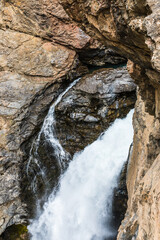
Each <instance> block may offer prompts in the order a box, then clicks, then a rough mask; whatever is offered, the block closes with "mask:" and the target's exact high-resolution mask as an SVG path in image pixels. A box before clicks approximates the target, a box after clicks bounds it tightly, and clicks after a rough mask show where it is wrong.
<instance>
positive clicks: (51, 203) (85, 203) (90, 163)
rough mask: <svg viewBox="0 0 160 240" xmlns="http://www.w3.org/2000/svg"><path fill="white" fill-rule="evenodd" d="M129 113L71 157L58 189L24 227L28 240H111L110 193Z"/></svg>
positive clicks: (127, 136) (128, 135) (128, 132)
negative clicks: (28, 233) (28, 234)
mask: <svg viewBox="0 0 160 240" xmlns="http://www.w3.org/2000/svg"><path fill="white" fill-rule="evenodd" d="M54 107H55V104H54V106H52V110H51V111H52V113H53V109H54ZM132 114H133V110H132V111H130V113H129V114H128V115H127V117H126V118H125V119H117V120H116V121H115V122H114V124H113V125H112V126H111V127H110V128H109V129H108V130H107V131H106V132H105V133H104V134H103V135H101V136H100V137H99V138H98V139H97V140H96V141H95V142H93V143H92V144H91V145H89V146H87V147H86V148H85V149H84V150H83V151H82V152H80V153H78V154H75V155H74V157H73V160H72V161H71V162H70V164H69V167H68V168H67V170H66V171H65V172H64V173H63V174H62V176H61V179H60V184H59V190H58V191H57V192H56V193H55V192H54V191H53V193H52V194H51V195H50V197H49V199H48V201H47V202H46V203H45V205H44V209H43V212H42V213H41V214H40V216H39V217H38V218H37V219H35V220H33V221H32V222H31V224H30V226H29V227H28V229H29V231H30V233H31V235H32V238H31V239H32V240H104V239H111V237H112V236H113V234H114V233H113V229H112V228H111V226H110V216H111V209H112V193H113V189H114V188H115V187H116V184H117V178H118V176H119V174H120V171H121V168H122V166H123V164H124V162H125V161H126V160H127V155H128V149H129V146H130V144H131V142H132V138H133V129H132ZM51 115H53V114H51ZM52 120H54V121H55V119H53V118H52ZM52 120H51V119H50V120H45V122H46V123H47V124H48V122H50V121H52ZM48 126H49V124H48ZM43 128H44V129H46V128H45V123H44V126H43ZM45 131H46V130H45ZM46 133H47V134H48V132H47V131H46ZM49 134H50V132H49ZM57 141H58V140H57ZM53 144H54V143H53ZM56 144H57V142H56ZM57 145H58V146H59V143H58V144H57ZM57 145H56V146H57ZM59 149H61V147H60V146H59ZM62 153H63V151H62ZM62 156H63V154H62ZM60 157H61V155H60ZM60 161H61V160H60Z"/></svg>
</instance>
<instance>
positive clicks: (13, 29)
mask: <svg viewBox="0 0 160 240" xmlns="http://www.w3.org/2000/svg"><path fill="white" fill-rule="evenodd" d="M60 2H61V4H62V5H63V7H64V8H65V10H66V12H67V13H66V12H65V11H64V9H63V7H62V5H60V4H59V3H58V1H56V0H54V1H50V0H47V1H46V0H42V1H30V0H29V1H23V0H22V1H18V0H16V1H15V0H14V1H12V0H2V1H1V2H0V96H1V104H0V150H1V152H0V174H1V175H0V192H1V195H0V207H1V208H0V233H2V232H3V231H4V230H5V229H6V227H8V226H10V225H12V224H15V223H23V222H25V219H26V217H25V216H26V214H27V212H26V209H25V207H26V206H25V205H24V203H23V202H22V198H21V195H22V188H21V179H22V173H24V171H22V169H24V167H25V166H23V163H24V154H25V151H24V149H26V145H27V144H26V143H27V142H28V141H29V140H30V139H31V138H32V137H33V136H34V134H36V132H37V131H38V130H39V127H40V125H41V123H42V120H43V118H44V116H45V114H46V111H47V109H48V107H49V105H50V104H51V102H52V101H53V100H54V99H55V97H57V95H58V94H59V92H61V91H62V90H63V88H64V87H65V86H66V85H67V84H68V81H67V80H71V79H73V78H75V77H76V76H78V75H81V74H82V73H84V72H86V67H84V66H83V65H82V64H81V63H80V61H79V59H78V56H77V53H78V54H79V55H80V58H81V59H84V62H85V63H87V64H93V65H104V64H105V63H106V62H107V61H109V60H108V59H109V57H110V56H112V57H113V56H114V55H115V52H118V53H119V54H122V55H123V56H125V57H126V58H128V59H130V61H129V62H128V70H129V72H130V74H131V76H132V77H133V78H134V79H135V81H136V83H137V84H138V86H139V91H138V100H137V104H136V109H135V114H134V130H135V135H134V148H133V154H132V158H131V160H130V163H129V169H128V176H127V185H128V193H129V201H128V210H127V213H126V217H125V219H124V221H123V222H122V225H121V227H120V230H119V235H118V239H119V240H120V239H121V240H122V239H125V240H126V239H128V240H129V239H137V240H140V239H147V240H153V239H154V240H157V239H160V228H159V220H160V219H159V211H160V209H159V206H160V200H159V185H158V183H159V177H158V176H159V174H158V171H159V150H160V146H159V140H160V133H159V127H160V126H159V125H160V123H159V117H160V99H159V98H160V97H159V96H160V85H159V82H160V54H159V51H160V38H159V36H160V28H159V25H160V10H159V9H160V2H159V0H141V1H140V0H116V1H113V0H100V1H98V0H94V1H93V0H92V1H91V0H87V1H86V0H81V1H79V0H60ZM70 17H71V18H72V19H73V20H74V21H75V22H77V24H78V25H79V26H81V28H79V27H78V26H77V25H76V24H75V22H74V21H71V19H70ZM93 38H94V39H95V40H93ZM99 41H101V44H100V43H99ZM104 46H107V49H108V48H109V47H111V48H112V49H114V52H113V53H112V51H111V50H110V51H109V57H106V58H105V57H103V56H106V55H105V54H106V47H104ZM95 50H96V51H97V52H98V54H96V56H94V54H93V52H95ZM107 51H108V50H107ZM87 52H89V53H90V56H91V57H89V59H88V58H87V56H88V55H87V54H86V53H87ZM104 52H105V54H104ZM86 55H87V56H86ZM117 58H121V57H120V56H119V55H117V54H116V59H117ZM97 59H98V60H97ZM106 59H107V60H106ZM114 59H115V58H114ZM114 61H116V60H114ZM121 61H124V58H121ZM110 62H111V61H110ZM112 62H113V59H112Z"/></svg>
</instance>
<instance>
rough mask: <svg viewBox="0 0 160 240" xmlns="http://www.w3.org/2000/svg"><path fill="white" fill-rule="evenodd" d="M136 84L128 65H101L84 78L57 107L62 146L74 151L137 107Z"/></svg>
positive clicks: (59, 135)
mask: <svg viewBox="0 0 160 240" xmlns="http://www.w3.org/2000/svg"><path fill="white" fill-rule="evenodd" d="M135 100H136V85H135V84H134V82H133V80H132V78H131V77H130V75H129V74H128V71H127V69H126V67H123V68H117V69H111V68H108V69H101V70H97V71H94V72H93V73H92V74H88V75H86V76H84V77H83V78H81V79H80V81H79V82H78V83H77V84H76V86H75V87H73V88H72V89H70V90H69V91H68V92H67V93H66V94H65V96H64V97H63V99H62V101H61V102H60V103H59V104H58V105H57V107H56V109H55V113H56V119H57V124H56V130H57V135H58V139H59V140H60V142H61V144H62V146H63V147H64V148H65V149H66V150H67V151H68V152H69V153H70V154H71V155H73V154H74V153H75V152H77V151H80V150H83V149H84V148H85V147H86V146H87V145H88V144H91V143H92V142H93V141H95V140H96V139H97V138H98V136H99V135H100V134H101V133H103V131H105V130H106V129H107V128H108V127H109V126H110V125H111V123H112V122H113V121H114V120H115V119H116V118H118V117H120V118H123V117H125V116H126V114H127V113H128V112H129V111H130V109H132V108H134V104H135Z"/></svg>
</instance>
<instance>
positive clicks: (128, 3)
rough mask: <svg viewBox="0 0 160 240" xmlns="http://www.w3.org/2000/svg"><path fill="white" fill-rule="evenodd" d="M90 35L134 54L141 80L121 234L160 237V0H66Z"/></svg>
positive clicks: (132, 67) (131, 65)
mask: <svg viewBox="0 0 160 240" xmlns="http://www.w3.org/2000/svg"><path fill="white" fill-rule="evenodd" d="M61 3H62V4H63V6H64V8H65V9H66V11H67V13H68V14H69V15H70V16H71V17H72V18H73V19H74V20H75V21H77V24H79V26H81V27H83V30H84V31H86V32H87V33H88V34H89V35H90V36H92V37H94V38H96V39H98V40H100V41H102V42H103V44H106V46H110V47H112V48H114V49H116V50H117V51H119V53H121V54H122V55H124V56H126V57H127V58H128V59H129V62H128V70H129V72H130V74H131V76H132V78H133V79H134V80H135V81H136V83H137V85H138V86H139V91H138V100H137V103H136V108H135V114H134V147H133V154H132V158H131V160H130V163H129V169H128V177H127V187H128V194H129V200H128V210H127V213H126V216H125V219H124V221H123V222H122V225H121V227H120V229H119V235H118V239H119V240H122V239H123V240H130V239H136V240H142V239H147V240H158V239H160V226H159V207H160V198H159V195H160V191H159V188H158V187H156V186H157V185H158V184H159V177H158V176H159V173H158V170H157V169H158V159H159V153H160V144H159V141H160V134H159V128H160V120H159V117H160V84H159V83H160V27H159V26H160V1H159V0H142V1H135V0H116V1H113V0H101V1H97V0H95V1H91V0H88V1H85V0H82V1H78V0H75V1H72V0H61Z"/></svg>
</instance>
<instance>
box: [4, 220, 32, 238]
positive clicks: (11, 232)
mask: <svg viewBox="0 0 160 240" xmlns="http://www.w3.org/2000/svg"><path fill="white" fill-rule="evenodd" d="M1 237H2V239H3V240H29V235H28V230H27V227H26V226H25V225H22V224H18V225H12V226H10V227H8V228H7V229H6V231H5V232H4V233H3V234H2V236H1Z"/></svg>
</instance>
